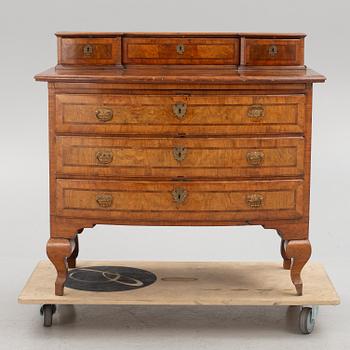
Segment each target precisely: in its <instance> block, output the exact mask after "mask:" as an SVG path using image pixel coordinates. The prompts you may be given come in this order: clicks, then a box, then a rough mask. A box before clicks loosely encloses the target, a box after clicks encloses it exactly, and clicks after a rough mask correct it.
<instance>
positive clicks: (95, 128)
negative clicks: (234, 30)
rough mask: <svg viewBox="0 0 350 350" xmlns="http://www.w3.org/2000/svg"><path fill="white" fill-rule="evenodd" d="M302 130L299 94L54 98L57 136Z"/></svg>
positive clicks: (224, 133) (302, 107)
mask: <svg viewBox="0 0 350 350" xmlns="http://www.w3.org/2000/svg"><path fill="white" fill-rule="evenodd" d="M177 104H180V105H185V109H184V111H183V115H182V116H181V117H178V116H177V115H176V114H175V113H174V108H175V107H176V105H177ZM101 115H102V117H101ZM103 116H106V117H105V118H103ZM99 118H100V119H99ZM304 126H305V95H303V94H292V95H244V96H243V95H242V96H239V95H236V96H235V95H204V96H200V95H190V94H179V95H169V96H154V95H104V94H103V95H102V94H101V95H100V94H93V95H87V94H85V95H82V94H72V95H69V94H58V95H56V130H57V131H58V132H84V133H102V134H105V133H109V134H114V133H117V134H179V133H180V134H181V133H184V134H189V135H191V134H192V135H200V134H202V135H203V134H204V135H220V134H221V135H234V134H263V133H274V134H278V133H287V132H288V133H302V132H303V131H304Z"/></svg>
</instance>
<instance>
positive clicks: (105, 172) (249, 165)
mask: <svg viewBox="0 0 350 350" xmlns="http://www.w3.org/2000/svg"><path fill="white" fill-rule="evenodd" d="M56 147H57V148H56V152H57V153H56V154H57V175H58V176H69V175H79V176H83V177H84V176H90V177H91V176H92V177H94V176H108V177H119V176H131V177H139V176H142V177H165V178H176V177H188V178H232V177H265V176H269V177H276V176H303V174H304V138H303V137H286V138H140V137H138V138H120V137H118V138H111V137H103V138H102V137H98V138H96V137H86V136H58V137H56Z"/></svg>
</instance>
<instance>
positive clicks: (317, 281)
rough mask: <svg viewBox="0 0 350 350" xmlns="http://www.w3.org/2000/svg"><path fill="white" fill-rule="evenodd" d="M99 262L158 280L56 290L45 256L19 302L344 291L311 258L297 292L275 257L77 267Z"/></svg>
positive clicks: (321, 296)
mask: <svg viewBox="0 0 350 350" xmlns="http://www.w3.org/2000/svg"><path fill="white" fill-rule="evenodd" d="M97 265H115V266H129V267H136V268H140V269H145V270H148V271H151V272H153V273H154V274H155V275H156V276H157V281H156V282H155V283H154V284H152V285H150V286H148V287H145V288H140V289H135V290H130V291H122V292H120V291H119V292H87V291H81V290H74V289H69V288H67V287H66V288H65V294H64V296H61V297H60V296H55V295H54V281H55V275H56V273H55V270H54V267H53V266H52V264H51V263H50V262H48V261H41V262H40V263H39V264H38V265H37V266H36V268H35V270H34V271H33V273H32V275H31V277H30V278H29V280H28V282H27V284H26V285H25V287H24V289H23V291H22V293H21V294H20V296H19V299H18V300H19V302H20V303H22V304H107V305H112V304H119V305H308V304H311V305H336V304H339V302H340V300H339V297H338V295H337V293H336V291H335V289H334V287H333V285H332V283H331V281H330V280H329V278H328V275H327V273H326V271H325V270H324V268H323V266H322V265H321V264H318V263H309V264H308V265H307V266H306V267H305V268H304V270H303V273H302V277H303V280H304V294H303V295H302V296H297V295H296V292H295V289H294V286H293V285H292V283H291V281H290V278H289V271H287V270H283V269H282V267H281V264H280V263H270V262H264V263H262V262H259V263H258V262H132V261H127V262H125V261H124V262H120V261H79V263H78V266H77V267H88V266H97Z"/></svg>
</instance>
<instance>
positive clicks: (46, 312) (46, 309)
mask: <svg viewBox="0 0 350 350" xmlns="http://www.w3.org/2000/svg"><path fill="white" fill-rule="evenodd" d="M55 312H56V305H54V304H45V305H43V306H42V307H41V308H40V315H42V316H44V327H51V326H52V316H53V314H54V313H55Z"/></svg>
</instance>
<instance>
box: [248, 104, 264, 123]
mask: <svg viewBox="0 0 350 350" xmlns="http://www.w3.org/2000/svg"><path fill="white" fill-rule="evenodd" d="M264 115H265V110H264V107H263V106H262V105H251V106H249V108H248V117H249V118H251V120H252V121H260V120H261V119H262V118H263V117H264Z"/></svg>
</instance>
